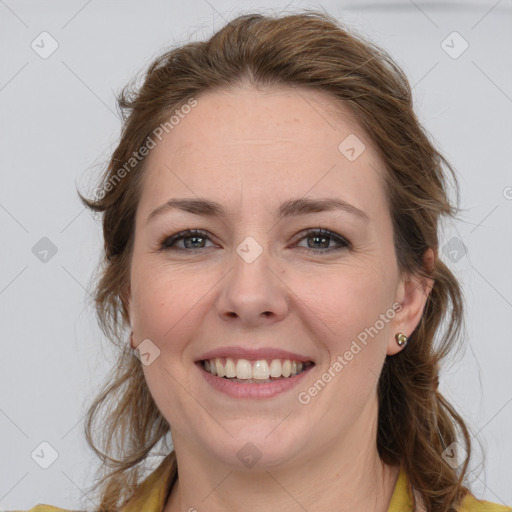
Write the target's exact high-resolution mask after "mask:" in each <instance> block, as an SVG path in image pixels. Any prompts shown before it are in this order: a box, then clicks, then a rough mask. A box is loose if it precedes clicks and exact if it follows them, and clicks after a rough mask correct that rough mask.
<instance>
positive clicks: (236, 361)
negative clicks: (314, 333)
mask: <svg viewBox="0 0 512 512" xmlns="http://www.w3.org/2000/svg"><path fill="white" fill-rule="evenodd" d="M196 364H198V365H200V366H201V368H202V369H203V370H204V371H205V372H207V373H208V374H210V375H213V376H216V377H219V378H222V379H225V380H228V381H230V382H233V383H241V384H265V383H269V382H275V381H281V380H286V379H290V378H293V377H296V376H297V375H300V374H302V373H303V372H306V371H307V370H308V369H309V368H310V367H312V366H314V365H315V363H314V362H313V361H299V360H296V359H281V358H276V359H255V360H250V359H244V358H233V357H216V358H213V359H202V360H200V361H198V362H197V363H196Z"/></svg>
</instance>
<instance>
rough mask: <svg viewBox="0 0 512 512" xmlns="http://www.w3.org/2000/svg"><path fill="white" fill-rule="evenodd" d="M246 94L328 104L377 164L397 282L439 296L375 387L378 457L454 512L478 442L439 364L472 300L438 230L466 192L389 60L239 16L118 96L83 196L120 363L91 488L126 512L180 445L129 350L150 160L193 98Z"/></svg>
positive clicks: (301, 17)
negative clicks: (426, 260)
mask: <svg viewBox="0 0 512 512" xmlns="http://www.w3.org/2000/svg"><path fill="white" fill-rule="evenodd" d="M245 83H249V84H251V85H254V86H257V87H260V86H265V87H272V86H273V85H288V86H290V87H300V88H309V89H312V90H316V91H321V92H323V93H325V94H326V95H327V96H329V97H330V98H331V99H332V102H333V103H334V104H335V105H343V106H344V107H348V108H349V109H350V111H351V112H352V113H353V114H354V115H355V118H356V119H357V120H358V122H359V124H360V125H361V127H362V128H363V129H364V130H365V132H366V133H367V134H368V136H369V137H370V139H371V140H372V141H373V142H374V144H375V147H376V148H377V150H378V151H379V153H380V156H381V159H382V161H383V163H384V164H385V170H386V172H385V183H386V193H387V199H388V204H389V208H390V212H391V217H392V222H393V237H394V240H393V243H394V247H395V252H396V257H397V262H398V266H399V269H400V270H401V271H402V272H405V273H408V274H410V275H413V274H414V275H418V276H426V277H429V278H431V279H432V280H433V282H434V285H433V288H432V290H431V292H430V294H429V296H428V298H427V302H426V305H425V308H424V311H423V315H422V317H421V320H420V321H419V323H418V325H417V327H416V329H415V330H414V332H413V333H412V334H411V336H410V338H409V344H408V346H407V348H406V349H405V350H402V351H401V352H400V353H398V354H396V355H395V356H392V357H389V356H388V357H387V358H386V360H385V363H384V366H383V369H382V373H381V375H380V380H379V384H378V402H379V413H378V433H377V446H378V453H379V456H380V458H381V459H382V461H383V462H384V463H386V464H389V465H399V464H402V465H403V466H404V468H405V470H406V473H407V475H408V479H409V482H410V483H411V485H412V486H413V487H414V488H415V489H416V490H417V492H418V493H419V495H420V497H421V500H422V501H423V502H424V505H425V507H426V510H427V511H428V512H450V511H453V512H454V511H455V510H456V509H457V506H458V505H459V504H460V502H461V501H462V499H463V498H464V496H465V495H466V494H468V493H469V490H468V489H467V488H466V487H465V485H464V482H465V478H466V470H467V467H468V464H469V456H470V454H471V440H470V436H469V433H468V429H467V427H466V425H465V423H464V420H463V419H462V418H461V416H459V414H458V413H457V411H456V410H455V409H454V407H453V406H452V405H451V404H450V403H449V402H448V401H447V400H446V398H445V397H443V395H442V394H441V393H440V392H439V390H438V384H439V369H440V363H441V361H442V360H443V359H444V358H445V357H446V356H447V355H448V353H449V352H451V351H452V349H453V348H454V347H455V345H456V344H457V342H459V341H460V340H459V338H461V336H460V333H461V328H462V327H463V325H464V324H463V296H462V291H461V287H460V285H459V283H458V281H457V279H456V278H455V276H454V275H453V274H452V272H451V271H450V270H449V268H448V267H447V266H446V265H445V264H444V263H443V262H442V261H441V260H440V259H439V257H438V229H440V221H441V220H442V218H443V217H455V216H456V214H457V212H458V207H456V206H454V205H453V204H452V202H451V201H450V199H449V178H450V177H451V178H452V180H453V185H454V190H455V191H456V193H457V206H458V201H459V189H458V183H457V179H456V176H455V172H454V170H453V168H452V167H451V166H450V164H449V163H448V162H447V161H446V159H445V158H444V157H443V156H442V154H441V153H440V152H439V151H438V150H437V149H436V147H435V145H434V144H433V142H432V141H431V138H430V137H429V135H428V133H427V132H426V131H425V130H424V128H423V127H422V126H421V124H420V122H419V121H418V119H417V117H416V115H415V113H414V111H413V102H412V94H411V88H410V85H409V83H408V80H407V78H406V76H405V75H404V73H403V71H402V70H401V69H400V68H399V67H398V66H397V64H396V63H395V62H394V61H393V60H392V58H391V57H390V56H389V55H388V54H387V53H386V52H385V51H384V50H382V49H381V48H379V47H377V46H375V45H374V44H373V43H371V42H369V41H367V40H365V39H363V38H362V37H361V36H359V35H358V34H356V33H354V32H353V31H352V30H350V29H348V28H346V27H343V26H342V25H341V24H340V23H339V22H338V21H337V20H336V19H335V18H333V17H331V16H330V15H327V14H324V13H320V12H317V11H312V10H306V11H303V12H301V13H297V14H292V15H286V16H281V17H279V16H267V15H262V14H245V15H241V16H239V17H237V18H235V19H234V20H232V21H231V22H229V23H228V24H227V25H225V26H224V27H223V28H222V29H220V30H219V31H217V32H216V33H215V34H213V35H212V37H211V38H210V39H208V40H207V41H201V42H191V43H188V44H185V45H183V46H180V47H177V48H173V49H171V50H168V51H166V52H164V53H163V54H161V55H160V56H159V57H157V58H156V59H155V60H154V61H153V62H152V63H151V64H150V65H149V68H148V69H147V71H146V73H145V76H144V80H143V83H142V84H141V85H140V86H136V85H135V84H134V83H130V84H128V85H127V86H126V87H125V88H124V89H123V90H122V91H121V93H120V94H119V97H118V104H119V107H120V112H121V113H122V118H123V127H122V132H121V136H120V141H119V144H118V145H117V147H116V148H115V150H114V152H113V154H112V156H111V159H110V161H109V163H108V166H107V168H106V170H105V171H104V173H103V175H102V177H101V180H100V183H99V187H98V188H97V189H96V192H95V197H92V198H89V199H88V198H86V197H84V196H83V195H82V194H80V193H79V195H80V198H81V200H82V202H83V204H84V205H86V206H87V207H89V208H90V209H91V210H93V211H94V212H101V213H102V227H103V237H104V254H103V255H102V265H101V266H100V268H99V271H98V274H97V282H96V283H95V295H94V301H95V306H96V310H97V315H98V320H99V324H100V326H101V328H102V330H103V332H104V333H105V335H106V336H107V338H108V340H110V341H112V342H113V343H114V345H115V347H116V349H117V352H118V360H117V362H116V364H115V367H114V369H113V371H112V374H111V375H109V377H108V379H107V381H106V382H105V383H104V385H103V387H102V389H101V392H100V394H99V396H97V397H96V398H95V399H94V400H93V401H92V404H91V405H90V408H89V410H88V413H87V417H86V422H85V434H86V439H87V442H88V443H89V445H90V446H91V447H92V449H93V450H94V452H95V453H96V454H97V455H98V456H99V458H100V459H101V463H102V464H101V467H100V468H99V471H98V473H101V476H100V478H99V480H98V481H97V483H96V485H95V486H94V487H93V489H94V491H95V492H96V494H97V495H98V501H99V503H100V505H99V508H100V510H101V511H113V510H119V509H120V508H121V507H123V506H124V505H126V504H127V503H128V502H129V501H130V500H134V499H136V497H137V495H138V494H139V493H140V482H141V477H142V474H143V471H144V465H145V463H146V462H147V461H148V459H149V457H150V456H151V455H152V450H154V448H155V447H156V446H157V445H158V444H159V443H161V442H163V443H164V445H165V443H166V441H167V438H168V434H169V433H170V427H169V424H168V422H167V421H166V420H165V419H164V418H163V416H162V415H161V413H160V411H159V410H158V408H157V406H156V405H155V402H154V401H153V398H152V396H151V394H150V392H149V389H148V387H147V385H146V381H145V378H144V374H143V372H142V369H141V364H140V361H139V360H138V359H137V358H136V357H134V355H133V351H132V350H131V349H129V344H128V343H127V342H126V338H127V334H128V332H129V331H128V329H129V318H128V311H127V306H126V304H127V303H126V300H125V295H124V293H125V290H126V286H127V284H128V280H129V270H130V258H131V251H132V248H133V241H134V220H135V212H136V209H137V204H138V199H139V197H140V192H141V187H142V185H141V183H142V177H143V175H144V163H145V157H144V155H142V153H144V152H143V151H142V149H141V148H144V147H147V146H148V143H149V140H152V139H151V134H152V133H155V132H154V131H155V129H157V128H158V126H160V125H162V124H164V123H166V122H169V121H168V120H169V119H170V116H172V115H173V113H175V112H176V110H177V109H180V108H181V107H183V106H184V105H186V104H187V103H188V102H190V100H191V98H194V97H196V96H198V95H199V94H202V93H207V92H208V91H214V90H222V89H236V88H237V87H238V86H241V85H242V84H245ZM135 156H136V158H135ZM127 162H130V164H129V165H130V166H129V167H128V168H127V166H126V164H127ZM121 166H123V167H121ZM122 169H124V172H122ZM427 248H433V249H434V252H435V254H436V260H435V265H434V268H433V269H425V268H424V267H423V264H422V257H423V255H424V253H425V251H426V250H427ZM443 322H444V323H445V324H446V325H445V326H444V327H445V328H444V329H443V332H442V333H440V334H439V332H438V331H440V327H441V324H442V323H443ZM436 334H438V335H437V336H436ZM454 442H458V443H459V444H461V445H463V446H464V449H465V450H466V452H467V454H468V456H467V457H466V459H465V461H464V463H463V465H462V466H461V467H459V468H457V469H454V468H453V467H451V466H450V465H449V464H448V463H447V462H446V461H445V459H444V458H443V452H444V451H445V449H446V448H447V447H449V446H450V445H451V444H452V443H454ZM165 446H167V445H165ZM165 453H166V455H167V456H166V457H165V459H164V460H163V461H162V462H161V465H160V467H159V471H163V472H166V475H167V477H166V478H167V481H168V489H169V493H170V490H171V487H172V485H173V483H174V482H175V481H176V478H177V462H176V455H175V452H174V451H173V450H172V448H171V447H167V448H166V451H165ZM132 502H133V501H132Z"/></svg>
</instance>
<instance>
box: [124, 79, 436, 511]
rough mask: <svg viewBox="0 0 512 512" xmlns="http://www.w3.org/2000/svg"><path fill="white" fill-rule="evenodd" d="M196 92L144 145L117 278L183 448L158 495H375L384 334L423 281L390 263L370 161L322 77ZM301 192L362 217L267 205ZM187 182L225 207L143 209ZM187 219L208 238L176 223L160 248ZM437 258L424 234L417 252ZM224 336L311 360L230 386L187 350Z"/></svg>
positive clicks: (360, 499)
mask: <svg viewBox="0 0 512 512" xmlns="http://www.w3.org/2000/svg"><path fill="white" fill-rule="evenodd" d="M196 99H197V101H198V104H197V106H196V107H195V108H193V109H192V110H191V112H190V113H189V114H188V115H187V116H186V117H185V118H184V119H182V120H181V121H180V122H179V124H178V125H176V126H174V128H173V129H172V130H171V131H169V133H168V134H166V135H164V137H163V139H162V141H161V142H160V143H158V145H157V146H156V148H154V149H153V150H151V152H150V154H149V155H148V158H147V161H146V165H147V167H146V175H145V178H144V186H143V191H142V195H141V198H140V202H139V205H138V209H137V214H136V228H135V243H134V247H133V253H132V261H131V274H130V283H129V286H128V289H127V291H126V297H127V303H128V309H129V313H130V321H131V326H132V329H133V333H134V334H133V339H132V347H136V346H137V345H138V344H139V343H141V341H142V340H145V339H150V340H151V341H152V342H153V343H154V344H155V345H156V346H157V347H158V348H159V350H160V355H159V356H158V357H157V358H156V359H155V360H154V361H153V362H152V363H151V364H150V365H147V366H146V365H144V366H143V369H144V374H145V378H146V380H147V383H148V386H149V389H150V391H151V394H152V396H153V397H154V400H155V402H156V404H157V406H158V407H159V409H160V411H161V412H162V414H163V416H164V417H165V418H166V420H167V421H168V422H169V424H170V425H171V434H172V439H173V442H174V447H175V450H176V454H177V459H178V467H179V479H178V481H177V483H176V485H175V486H174V487H173V490H172V493H171V496H170V498H169V500H168V502H167V504H166V508H165V512H177V511H189V510H197V511H203V510H208V511H209V512H220V511H223V512H225V511H240V510H244V511H247V512H251V511H259V510H276V511H277V510H279V511H287V512H288V511H289V512H292V511H303V510H304V509H306V510H308V511H310V512H313V511H325V510H338V511H347V512H348V511H353V510H361V511H373V512H374V511H383V512H385V511H386V510H387V507H388V505H389V501H390V498H391V495H392V492H393V489H394V487H395V484H396V479H397V476H398V467H389V466H387V465H384V464H383V463H382V462H381V461H380V459H379V457H378V453H377V446H376V433H377V413H378V404H377V382H378V376H379V374H380V372H381V369H382V365H383V363H384V360H385V358H386V356H387V355H388V356H393V355H394V354H396V353H397V352H399V351H400V350H402V348H400V347H399V346H398V345H397V343H396V341H395V334H396V333H397V332H402V333H404V334H406V335H410V334H411V333H412V332H413V330H414V329H415V327H416V326H417V324H418V322H419V321H420V319H421V314H422V312H423V308H424V306H425V302H426V299H427V295H428V293H429V292H430V289H431V286H432V281H430V280H420V279H419V278H416V277H415V276H405V275H401V273H400V272H399V269H398V267H397V262H396V256H395V252H394V247H393V230H392V223H391V217H390V212H389V208H388V204H387V198H386V195H385V189H384V184H383V176H384V174H383V173H384V172H385V170H384V166H383V163H382V161H381V160H380V158H379V155H378V153H377V151H376V150H375V148H374V147H373V145H372V142H371V140H370V139H369V137H368V136H367V135H366V134H365V133H364V132H363V130H362V129H361V128H360V126H359V125H358V123H357V122H356V121H355V120H354V118H353V116H351V115H350V114H349V111H348V110H346V109H344V110H343V111H342V115H340V113H339V110H335V106H334V104H333V103H332V100H331V99H330V98H328V97H326V96H324V95H323V94H322V93H321V92H315V91H308V90H305V89H292V88H290V87H273V88H271V89H265V90H257V89H255V88H253V87H252V86H249V85H247V86H243V87H242V88H240V89H238V90H236V91H235V92H234V91H231V92H226V91H217V92H208V93H206V94H203V95H200V96H198V97H196ZM349 134H356V136H357V137H358V138H359V139H360V140H361V141H362V142H363V143H364V144H365V146H366V149H365V151H364V152H363V153H362V154H361V155H360V156H359V157H358V158H357V159H356V160H354V161H349V160H348V159H347V158H346V157H345V156H344V155H343V154H342V153H341V152H340V151H339V150H338V145H339V144H340V142H341V141H343V140H344V139H345V137H347V136H348V135H349ZM305 196H307V197H308V198H326V197H335V198H339V199H343V200H345V201H347V202H349V203H351V204H352V205H354V206H356V207H357V208H359V209H361V210H363V211H364V212H365V213H366V215H367V216H368V217H369V221H368V222H364V221H363V220H361V219H359V218H358V217H356V216H354V215H351V214H350V213H348V212H345V211H341V210H333V211H326V212H320V213H310V214H307V215H301V216H295V217H290V218H285V219H283V220H281V221H279V222H278V221H277V219H276V218H274V215H273V212H274V211H275V210H276V209H277V208H278V206H279V205H280V204H281V203H282V202H284V201H286V200H289V199H295V198H303V197H305ZM197 197H201V198H208V199H211V200H214V201H216V202H218V203H221V204H222V205H223V206H224V207H225V208H226V209H227V212H228V213H227V216H226V217H225V218H213V217H212V218H209V217H202V216H198V215H194V214H192V213H187V212H183V211H179V210H170V211H168V212H166V213H164V214H162V215H160V216H156V217H154V218H153V219H152V220H150V221H149V222H147V217H148V215H149V214H150V213H151V212H152V211H153V210H154V209H155V208H157V207H158V206H160V205H161V204H163V203H165V202H166V201H167V200H168V199H170V198H197ZM187 228H190V229H200V230H204V231H206V232H207V234H208V237H209V238H203V239H202V240H199V242H197V241H196V243H195V245H194V243H193V240H191V239H190V238H189V239H188V242H189V243H190V242H192V243H191V245H190V246H189V247H192V248H189V249H186V250H187V251H188V252H186V253H185V252H181V253H180V252H178V251H176V250H175V249H173V248H170V249H167V250H164V251H159V250H158V244H159V242H160V241H161V239H163V238H165V237H166V236H167V237H168V236H171V235H173V234H175V233H178V232H180V231H183V230H185V229H187ZM308 228H325V229H329V230H331V231H333V232H334V233H336V234H338V235H339V236H341V237H343V238H345V239H346V240H348V241H349V242H350V244H351V245H350V247H349V248H346V247H343V246H340V245H339V244H338V243H337V241H336V239H335V238H331V239H330V241H329V239H327V240H328V241H327V244H328V245H323V244H322V243H321V242H319V241H318V239H315V236H314V235H313V236H312V235H303V234H301V233H302V232H303V231H304V230H306V229H308ZM247 236H252V237H253V238H254V239H255V240H256V241H257V242H258V243H259V245H260V246H261V248H262V250H263V252H262V253H261V254H260V256H259V257H258V258H257V259H256V260H255V261H254V262H252V263H247V262H246V261H245V260H244V259H243V258H241V257H240V256H239V255H238V254H237V252H236V248H237V247H238V246H239V244H240V243H241V242H242V241H243V240H244V239H245V238H246V237H247ZM304 236H306V238H304ZM185 242H186V241H184V240H183V239H182V240H180V241H178V242H177V243H176V245H175V247H178V248H182V249H184V248H185V247H186V246H185V245H184V243H185ZM203 246H204V247H206V248H205V249H202V250H201V249H200V248H197V247H203ZM326 246H327V247H328V248H324V247H326ZM336 247H341V248H340V249H339V250H332V251H330V252H329V249H330V248H336ZM311 249H318V250H323V251H324V252H323V253H319V254H315V253H312V252H311ZM433 258H434V255H433V252H432V251H431V250H430V249H429V250H428V251H427V252H426V253H425V260H424V261H425V265H426V266H427V267H431V265H432V264H433ZM393 303H399V304H401V305H402V309H401V310H400V311H399V312H398V313H396V314H395V315H394V317H393V318H392V319H391V320H389V321H388V322H387V323H385V324H384V327H383V328H382V329H381V330H380V331H379V332H378V334H377V335H375V336H374V337H373V338H370V339H369V343H368V344H367V345H366V346H363V347H364V348H363V349H362V350H361V351H360V352H358V353H357V355H355V356H354V357H353V359H352V360H351V361H350V362H348V364H347V365H346V366H344V367H343V369H342V370H341V371H338V372H337V373H336V377H335V378H333V379H332V380H331V381H330V382H329V383H328V384H327V385H326V386H325V388H324V389H322V390H321V392H319V393H318V394H317V395H316V396H315V397H312V398H311V401H310V402H309V403H308V404H302V403H300V402H299V401H298V400H297V393H298V392H299V391H304V390H307V389H308V388H309V387H310V386H312V385H313V383H314V382H315V381H317V380H318V379H319V378H321V376H322V374H324V373H325V372H327V371H328V370H329V368H330V367H332V366H333V363H334V362H335V361H336V360H337V357H338V356H339V355H343V354H344V353H345V352H346V351H347V350H348V349H349V348H350V346H351V343H352V342H353V340H355V339H356V338H357V335H358V334H359V333H361V332H362V331H364V329H365V328H367V327H370V326H373V325H374V324H375V322H376V321H377V320H378V319H379V318H381V317H380V315H381V314H384V313H386V312H387V311H390V308H391V306H392V304H393ZM391 311H393V310H392V309H391ZM234 345H242V346H244V347H254V348H258V347H277V348H282V349H285V350H289V351H292V352H298V353H300V354H304V355H307V356H309V357H310V358H311V359H312V360H313V361H315V362H316V365H315V367H314V368H313V369H312V370H311V371H310V373H309V375H308V376H307V378H306V379H305V380H304V381H303V383H301V384H300V385H299V387H298V388H294V389H292V390H291V391H287V392H286V393H282V394H280V395H278V396H275V397H273V398H269V399H265V400H250V399H246V400H240V399H234V398H231V397H228V396H226V395H224V394H221V393H219V392H218V391H216V390H214V389H213V388H212V387H211V386H210V385H209V384H208V383H207V382H206V381H205V380H204V378H203V376H202V375H201V373H200V371H199V370H198V369H197V368H196V366H195V364H194V360H196V359H197V358H198V357H199V356H200V355H201V354H203V353H204V352H205V351H207V350H211V349H214V348H218V347H222V346H234ZM247 442H251V443H253V444H254V445H255V446H256V447H257V448H258V449H259V451H260V453H261V459H260V460H259V461H258V462H257V464H256V465H254V466H253V467H251V468H247V467H245V466H244V464H243V463H242V462H241V461H240V460H239V459H238V457H237V452H238V451H239V450H240V449H241V448H242V447H244V445H245V444H246V443H247Z"/></svg>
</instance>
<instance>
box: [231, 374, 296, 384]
mask: <svg viewBox="0 0 512 512" xmlns="http://www.w3.org/2000/svg"><path fill="white" fill-rule="evenodd" d="M290 377H293V375H290ZM222 378H223V379H227V380H230V381H231V382H241V383H244V384H261V383H265V382H274V381H275V380H279V379H288V378H289V377H282V376H281V377H270V379H237V378H234V377H222Z"/></svg>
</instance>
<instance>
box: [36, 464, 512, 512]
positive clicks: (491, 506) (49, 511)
mask: <svg viewBox="0 0 512 512" xmlns="http://www.w3.org/2000/svg"><path fill="white" fill-rule="evenodd" d="M159 476H160V478H157V477H159ZM162 476H165V475H158V474H157V472H156V471H155V472H153V473H151V474H150V475H149V476H148V477H147V478H146V480H145V481H144V482H143V483H142V484H141V486H142V488H143V491H144V492H143V493H142V496H141V498H140V499H138V500H137V501H136V502H133V503H130V504H129V505H128V506H127V507H125V508H123V509H122V512H162V511H163V509H164V506H165V497H166V480H165V479H164V478H162ZM28 512H72V511H68V510H65V509H62V508H57V507H52V506H51V505H37V506H35V507H34V508H31V509H30V510H29V511H28ZM388 512H413V509H412V496H411V494H410V492H409V490H408V486H407V476H406V474H405V471H404V469H403V467H402V468H400V473H399V475H398V480H397V482H396V485H395V489H394V491H393V495H392V496H391V502H390V503H389V507H388ZM460 512H512V507H507V506H504V505H498V504H496V503H491V502H489V501H481V500H477V499H476V498H475V497H474V496H472V495H471V496H466V498H465V499H464V501H463V503H462V508H461V509H460Z"/></svg>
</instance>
